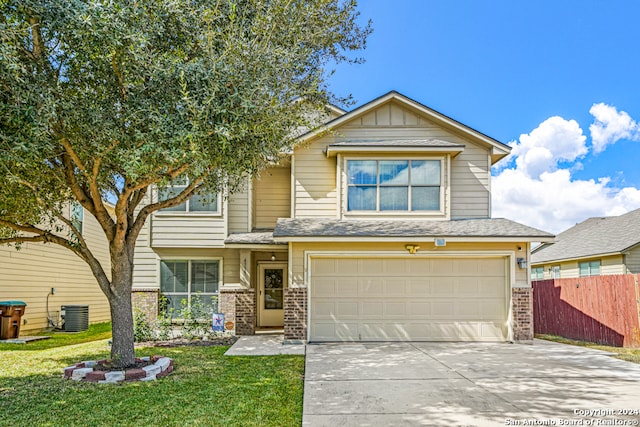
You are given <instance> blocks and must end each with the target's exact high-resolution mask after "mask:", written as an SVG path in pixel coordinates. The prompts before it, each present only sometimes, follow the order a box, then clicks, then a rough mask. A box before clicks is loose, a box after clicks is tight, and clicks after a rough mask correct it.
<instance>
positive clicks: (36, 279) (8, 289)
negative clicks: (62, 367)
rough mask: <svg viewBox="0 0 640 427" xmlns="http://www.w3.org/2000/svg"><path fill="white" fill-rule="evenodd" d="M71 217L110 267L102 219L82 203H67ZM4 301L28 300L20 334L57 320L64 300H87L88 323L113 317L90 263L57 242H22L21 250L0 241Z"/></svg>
mask: <svg viewBox="0 0 640 427" xmlns="http://www.w3.org/2000/svg"><path fill="white" fill-rule="evenodd" d="M69 217H70V218H73V221H74V222H75V225H76V227H80V229H81V230H82V235H83V236H84V238H85V240H86V241H87V244H88V245H89V247H90V248H91V249H92V251H93V254H94V255H95V256H96V258H97V259H98V260H100V262H101V263H102V265H103V267H104V268H105V270H107V271H109V270H110V265H111V264H110V258H109V249H108V245H107V240H106V238H105V236H104V233H103V232H102V228H100V225H99V224H98V222H97V221H96V220H95V218H93V216H91V215H89V214H86V213H85V211H84V209H83V208H82V207H80V205H72V207H70V208H69ZM52 288H54V289H55V293H54V294H51V291H52ZM6 300H18V301H24V302H25V303H27V307H26V309H25V314H24V316H23V318H22V320H23V325H22V326H21V328H20V333H21V334H22V333H23V332H26V331H33V330H42V329H44V328H47V327H49V326H51V325H50V324H49V322H48V321H47V318H48V316H49V318H51V319H52V320H53V321H54V322H55V323H58V325H59V324H60V323H59V322H60V317H59V316H60V307H61V306H63V305H88V306H89V322H90V323H96V322H107V321H109V320H110V319H111V315H110V312H109V303H108V302H107V298H106V296H105V295H104V293H103V292H102V290H101V289H100V287H99V286H98V283H97V282H96V280H95V278H94V277H93V274H92V273H91V270H90V269H89V266H88V265H87V264H86V263H85V262H84V261H83V260H82V259H80V258H79V257H78V256H77V255H76V254H74V253H73V252H71V251H70V250H68V249H65V248H63V247H61V246H58V245H55V244H53V243H49V244H44V243H23V244H22V245H21V247H20V249H19V250H16V248H15V247H11V246H6V245H0V301H6ZM47 312H48V315H47Z"/></svg>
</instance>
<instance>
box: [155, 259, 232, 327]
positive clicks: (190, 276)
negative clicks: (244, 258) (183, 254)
mask: <svg viewBox="0 0 640 427" xmlns="http://www.w3.org/2000/svg"><path fill="white" fill-rule="evenodd" d="M219 289H220V261H210V260H206V261H200V260H197V261H196V260H176V261H168V260H162V261H160V291H161V292H162V294H163V295H164V297H165V298H166V307H165V308H166V309H167V310H171V309H173V312H174V315H177V316H179V315H180V311H181V310H182V309H183V308H185V307H191V308H192V309H197V310H201V311H203V313H198V314H201V315H205V316H207V317H209V316H211V313H217V312H218V291H219Z"/></svg>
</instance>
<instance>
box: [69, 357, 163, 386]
mask: <svg viewBox="0 0 640 427" xmlns="http://www.w3.org/2000/svg"><path fill="white" fill-rule="evenodd" d="M135 360H136V363H140V362H151V363H152V364H151V365H149V366H145V367H143V368H131V369H123V370H121V371H111V372H108V371H96V370H95V366H96V365H98V364H105V363H107V361H106V360H98V361H96V360H87V361H84V362H80V363H76V364H75V365H73V366H69V367H66V368H64V377H65V378H66V379H72V380H75V381H85V382H92V383H98V384H117V383H120V382H123V381H154V380H156V379H158V378H162V377H166V376H167V375H169V374H170V373H171V372H173V359H171V358H169V357H163V356H145V357H136V359H135Z"/></svg>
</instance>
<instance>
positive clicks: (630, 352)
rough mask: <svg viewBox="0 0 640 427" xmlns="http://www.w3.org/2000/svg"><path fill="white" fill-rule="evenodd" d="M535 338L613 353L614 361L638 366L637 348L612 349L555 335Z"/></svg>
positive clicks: (608, 346) (639, 361)
mask: <svg viewBox="0 0 640 427" xmlns="http://www.w3.org/2000/svg"><path fill="white" fill-rule="evenodd" d="M536 338H540V339H543V340H547V341H554V342H559V343H563V344H570V345H577V346H580V347H587V348H593V349H596V350H603V351H609V352H611V353H615V354H616V355H615V356H614V357H615V358H616V359H620V360H626V361H627V362H633V363H639V364H640V349H638V348H624V347H612V346H610V345H603V344H595V343H592V342H587V341H578V340H572V339H569V338H563V337H559V336H556V335H536Z"/></svg>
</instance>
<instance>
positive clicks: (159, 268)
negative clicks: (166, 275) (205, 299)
mask: <svg viewBox="0 0 640 427" xmlns="http://www.w3.org/2000/svg"><path fill="white" fill-rule="evenodd" d="M163 261H164V262H176V261H177V262H184V261H187V262H188V267H187V278H188V279H189V284H188V286H187V301H188V302H189V305H191V262H192V261H218V292H216V293H214V294H213V295H218V296H219V295H220V289H221V288H222V286H223V284H224V279H223V277H224V263H223V258H222V257H198V256H174V257H167V258H158V264H157V270H156V271H157V283H158V289H159V291H160V293H163V292H162V262H163ZM170 294H171V293H169V295H170ZM207 295H208V294H207ZM219 303H220V302H219V301H218V304H219Z"/></svg>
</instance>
